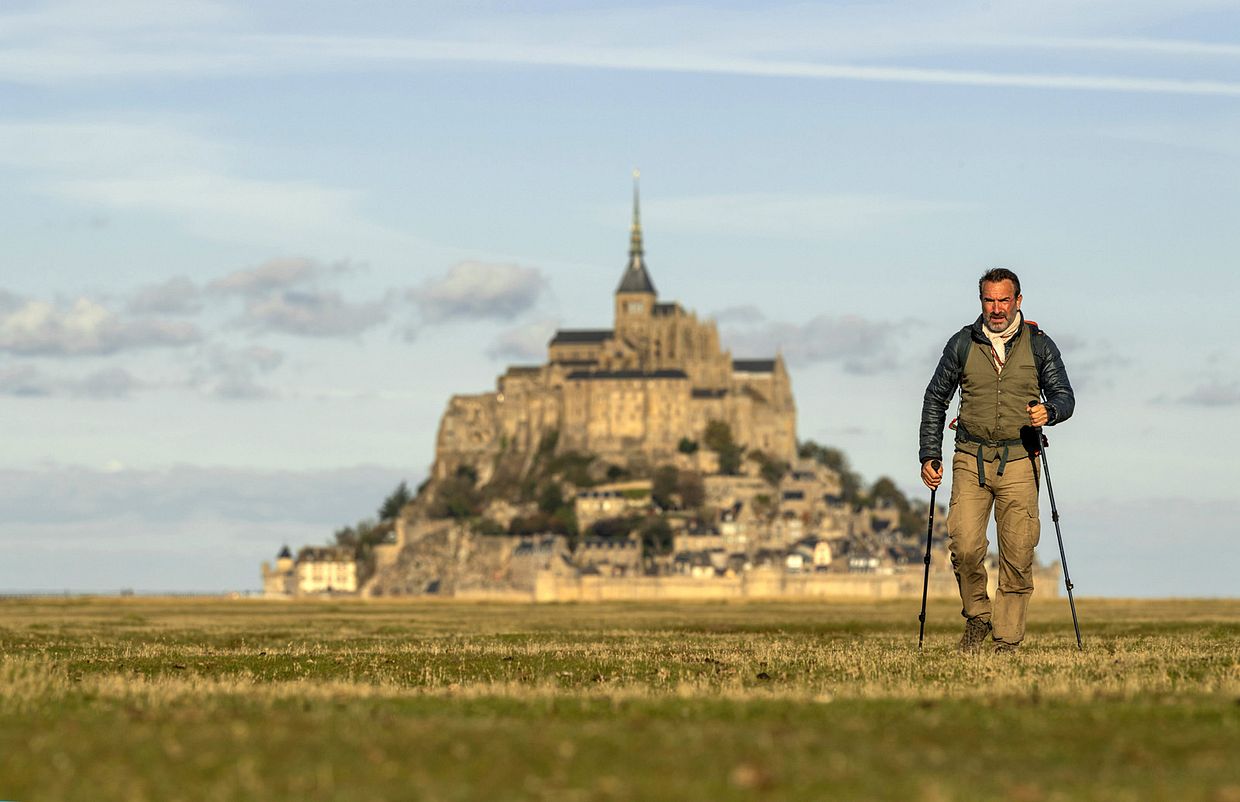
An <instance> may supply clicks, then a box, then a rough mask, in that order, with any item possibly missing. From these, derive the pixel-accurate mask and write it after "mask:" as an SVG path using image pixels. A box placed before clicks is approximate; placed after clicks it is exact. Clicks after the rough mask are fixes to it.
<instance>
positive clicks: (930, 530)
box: [917, 459, 943, 649]
mask: <svg viewBox="0 0 1240 802" xmlns="http://www.w3.org/2000/svg"><path fill="white" fill-rule="evenodd" d="M930 467H931V468H934V469H935V470H936V471H937V470H939V469H940V468H942V467H943V463H942V462H941V461H939V460H937V459H934V460H930ZM936 492H938V488H937V487H932V488H930V522H929V523H928V524H927V525H926V559H925V560H924V561H923V562H925V564H926V569H925V573H924V574H923V575H922V579H921V614H920V615H918V616H917V620H918V621H920V622H921V628H920V630H919V631H918V633H917V648H918V649H920V648H921V644H922V641H923V640H925V638H926V594H927V592H928V591H929V590H930V544H931V543H932V542H933V540H934V494H935V493H936Z"/></svg>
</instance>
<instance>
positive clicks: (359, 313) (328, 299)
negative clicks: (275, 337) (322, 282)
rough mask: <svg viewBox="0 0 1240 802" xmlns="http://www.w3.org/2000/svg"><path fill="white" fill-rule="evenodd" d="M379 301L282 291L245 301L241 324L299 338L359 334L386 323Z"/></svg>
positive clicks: (331, 293)
mask: <svg viewBox="0 0 1240 802" xmlns="http://www.w3.org/2000/svg"><path fill="white" fill-rule="evenodd" d="M387 317H388V313H387V307H386V305H385V304H384V303H382V302H370V303H352V302H350V301H346V300H345V299H344V298H343V296H341V294H340V293H339V292H335V291H330V290H285V291H284V292H278V293H273V294H270V295H268V296H265V297H262V298H257V299H253V300H250V301H247V302H246V305H245V312H244V313H243V315H242V318H241V322H242V325H245V326H248V327H250V328H253V329H255V330H258V331H270V332H280V333H282V334H295V335H299V336H303V337H341V336H352V335H355V334H361V333H362V332H364V331H366V330H367V329H370V328H373V327H375V326H378V325H379V324H381V323H384V322H385V321H386V320H387Z"/></svg>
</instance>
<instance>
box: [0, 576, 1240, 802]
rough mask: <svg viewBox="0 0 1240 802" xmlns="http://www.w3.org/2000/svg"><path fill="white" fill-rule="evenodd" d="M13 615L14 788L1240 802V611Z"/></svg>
mask: <svg viewBox="0 0 1240 802" xmlns="http://www.w3.org/2000/svg"><path fill="white" fill-rule="evenodd" d="M1078 606H1079V608H1080V614H1081V620H1082V622H1083V624H1084V635H1085V639H1086V649H1085V651H1084V652H1083V653H1080V652H1077V650H1076V644H1075V640H1074V638H1073V635H1072V626H1071V617H1070V615H1069V612H1068V609H1067V603H1066V601H1063V600H1048V601H1045V602H1037V603H1035V604H1034V605H1033V606H1032V607H1031V610H1030V626H1029V637H1028V640H1027V641H1026V646H1025V647H1023V648H1022V651H1021V652H1020V653H1019V654H1016V655H991V654H981V655H976V656H961V655H958V654H957V653H956V652H955V651H954V644H955V640H956V638H957V637H958V635H959V629H960V618H959V613H958V607H957V606H955V605H951V604H948V603H946V602H943V603H934V604H932V606H931V609H930V612H929V616H928V618H929V622H930V624H929V627H928V632H927V642H926V648H925V649H924V650H923V651H922V652H920V653H919V652H918V651H917V607H918V601H917V600H911V601H910V600H904V601H900V602H882V603H872V602H866V603H862V602H852V603H842V602H839V601H830V602H798V603H788V602H779V603H747V604H725V603H713V604H708V603H696V604H687V603H686V604H633V603H627V604H606V605H547V606H506V605H485V604H453V603H442V602H421V603H416V602H404V603H397V602H382V603H374V602H358V603H345V602H287V603H286V602H267V601H257V600H224V599H219V600H176V599H172V600H167V599H132V598H131V599H48V600H7V601H0V799H9V800H36V799H37V800H57V799H72V800H78V799H92V800H112V799H116V800H161V801H162V800H214V799H219V800H231V799H258V800H301V799H339V800H376V799H424V800H472V799H499V800H502V799H522V800H525V799H529V800H537V799H547V800H631V799H659V800H662V799H667V800H698V799H703V800H705V799H710V800H732V799H737V800H739V799H772V800H774V799H796V800H801V799H891V800H973V799H1001V798H1002V799H1014V800H1030V801H1032V800H1078V799H1084V800H1091V799H1098V800H1149V799H1154V800H1157V799H1166V800H1205V801H1207V802H1240V758H1237V757H1236V756H1237V755H1240V601H1125V602H1120V601H1098V600H1082V601H1081V602H1080V604H1079V605H1078Z"/></svg>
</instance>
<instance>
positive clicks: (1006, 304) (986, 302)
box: [982, 279, 1020, 331]
mask: <svg viewBox="0 0 1240 802" xmlns="http://www.w3.org/2000/svg"><path fill="white" fill-rule="evenodd" d="M1019 309H1020V296H1019V295H1017V294H1016V285H1015V284H1013V283H1012V281H1011V280H1010V279H1004V280H1003V281H985V282H982V321H983V322H984V323H985V324H986V328H988V329H990V330H991V331H1003V330H1004V329H1006V328H1007V327H1008V326H1010V325H1012V321H1013V320H1015V319H1016V312H1017V310H1019Z"/></svg>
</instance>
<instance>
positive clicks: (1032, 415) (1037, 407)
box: [1029, 401, 1050, 426]
mask: <svg viewBox="0 0 1240 802" xmlns="http://www.w3.org/2000/svg"><path fill="white" fill-rule="evenodd" d="M1048 420H1050V415H1049V414H1048V413H1047V411H1046V404H1035V403H1033V402H1032V401H1030V402H1029V423H1030V424H1031V425H1033V426H1045V425H1046V422H1047V421H1048Z"/></svg>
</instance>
